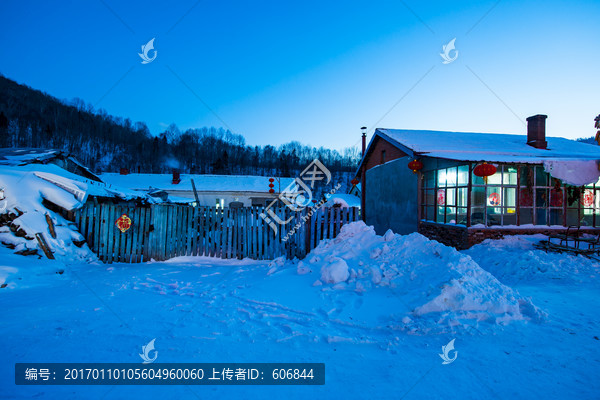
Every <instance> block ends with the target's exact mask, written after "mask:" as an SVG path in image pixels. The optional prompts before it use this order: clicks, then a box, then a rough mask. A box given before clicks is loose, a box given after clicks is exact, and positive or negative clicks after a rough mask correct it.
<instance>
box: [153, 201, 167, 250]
mask: <svg viewBox="0 0 600 400" xmlns="http://www.w3.org/2000/svg"><path fill="white" fill-rule="evenodd" d="M167 208H168V206H167V205H160V206H158V207H157V209H158V218H157V221H158V230H157V231H156V235H155V237H154V240H155V243H156V260H157V261H164V260H165V255H166V251H167V239H168V238H167Z"/></svg>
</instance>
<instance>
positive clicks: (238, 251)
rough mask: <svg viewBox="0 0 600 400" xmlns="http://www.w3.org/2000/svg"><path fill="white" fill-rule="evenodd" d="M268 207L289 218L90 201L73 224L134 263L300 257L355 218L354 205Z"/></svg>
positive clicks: (113, 257) (99, 246)
mask: <svg viewBox="0 0 600 400" xmlns="http://www.w3.org/2000/svg"><path fill="white" fill-rule="evenodd" d="M273 211H274V212H275V213H276V214H277V216H278V217H279V218H281V220H284V221H287V220H289V222H288V223H287V224H285V225H279V224H277V225H276V226H277V228H278V229H277V233H275V232H274V230H273V229H272V228H271V227H270V226H269V224H267V223H266V222H265V220H264V219H263V218H261V217H260V214H261V213H264V212H265V208H264V207H244V208H224V209H223V208H215V207H191V206H186V205H171V204H169V205H163V204H160V205H151V206H146V207H134V206H126V205H116V204H94V203H91V202H90V203H87V204H86V205H85V206H84V207H83V208H81V209H80V210H78V211H77V213H76V214H75V223H76V224H77V226H78V228H79V231H80V232H81V233H82V234H83V236H84V237H85V238H86V240H87V243H88V245H89V246H90V248H91V249H92V251H94V252H95V253H96V254H97V255H98V257H99V258H100V260H102V261H103V262H105V263H112V262H125V263H137V262H144V261H149V260H151V259H154V260H156V261H163V260H168V259H170V258H173V257H178V256H202V255H203V256H209V257H219V258H238V259H241V258H252V259H255V260H272V259H275V258H277V257H280V256H286V257H287V258H288V259H292V258H294V257H298V258H304V257H305V256H306V254H307V253H308V252H309V251H310V250H312V249H313V248H315V247H316V246H317V245H318V243H319V242H320V241H321V240H323V239H330V238H334V237H336V236H337V234H338V233H339V232H340V229H341V227H342V226H343V225H344V224H347V223H349V222H353V221H357V220H358V219H359V218H360V216H359V210H358V209H357V208H338V207H333V208H321V209H319V210H316V211H314V213H311V212H309V211H310V210H304V211H302V212H299V211H298V212H293V211H291V210H290V209H288V208H279V209H274V210H273ZM123 214H126V215H127V216H128V217H129V218H130V219H131V227H130V228H129V229H128V230H127V231H125V232H121V230H120V229H119V228H118V227H117V224H116V221H117V219H118V218H119V217H120V216H122V215H123ZM296 227H297V229H295V228H296ZM292 230H293V232H292V233H293V234H290V235H289V237H288V238H287V240H286V235H288V233H289V232H290V231H292Z"/></svg>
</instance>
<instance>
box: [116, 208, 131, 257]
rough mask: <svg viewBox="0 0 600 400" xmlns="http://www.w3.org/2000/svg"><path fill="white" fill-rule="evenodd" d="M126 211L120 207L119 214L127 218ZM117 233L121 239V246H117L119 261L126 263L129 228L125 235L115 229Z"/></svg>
mask: <svg viewBox="0 0 600 400" xmlns="http://www.w3.org/2000/svg"><path fill="white" fill-rule="evenodd" d="M128 210H129V208H128V207H121V214H127V216H129V213H128ZM119 216H121V215H119ZM117 231H118V234H119V236H120V238H121V244H120V246H119V261H120V262H127V246H128V243H129V240H130V236H129V234H130V232H131V228H129V229H128V230H127V231H126V232H125V233H121V231H120V230H119V229H117Z"/></svg>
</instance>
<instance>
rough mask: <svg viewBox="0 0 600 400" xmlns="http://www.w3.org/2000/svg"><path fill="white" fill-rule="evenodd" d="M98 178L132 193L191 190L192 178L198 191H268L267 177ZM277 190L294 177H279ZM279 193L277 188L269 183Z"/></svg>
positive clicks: (168, 176) (187, 175)
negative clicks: (175, 180)
mask: <svg viewBox="0 0 600 400" xmlns="http://www.w3.org/2000/svg"><path fill="white" fill-rule="evenodd" d="M100 178H101V179H102V180H103V181H104V182H107V183H110V184H112V185H115V186H120V187H125V188H129V189H133V190H148V189H149V188H150V187H152V188H157V189H163V190H183V191H192V190H193V189H192V179H193V180H194V183H195V185H196V190H197V191H198V192H268V191H269V183H270V182H269V177H265V176H252V175H190V174H181V176H180V179H181V182H179V183H178V184H173V175H172V174H128V175H120V174H117V173H105V174H102V175H100ZM279 179H280V180H281V190H283V189H285V188H286V187H287V186H288V185H290V184H291V183H292V182H293V181H294V178H279ZM273 184H274V185H275V187H274V189H275V191H276V192H279V191H280V190H279V188H280V185H279V183H278V182H277V180H276V181H275V182H273Z"/></svg>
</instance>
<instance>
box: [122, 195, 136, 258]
mask: <svg viewBox="0 0 600 400" xmlns="http://www.w3.org/2000/svg"><path fill="white" fill-rule="evenodd" d="M128 210H129V212H130V213H131V214H130V218H131V221H132V226H131V228H129V231H131V232H129V231H128V232H127V233H128V235H127V236H128V238H127V249H126V250H125V251H126V255H127V256H126V259H127V260H126V262H128V263H134V262H136V261H135V252H136V251H137V247H136V246H137V232H138V231H139V227H138V226H137V224H139V212H138V211H137V208H136V207H135V206H130V207H128ZM132 216H133V217H132ZM136 228H138V229H136Z"/></svg>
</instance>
